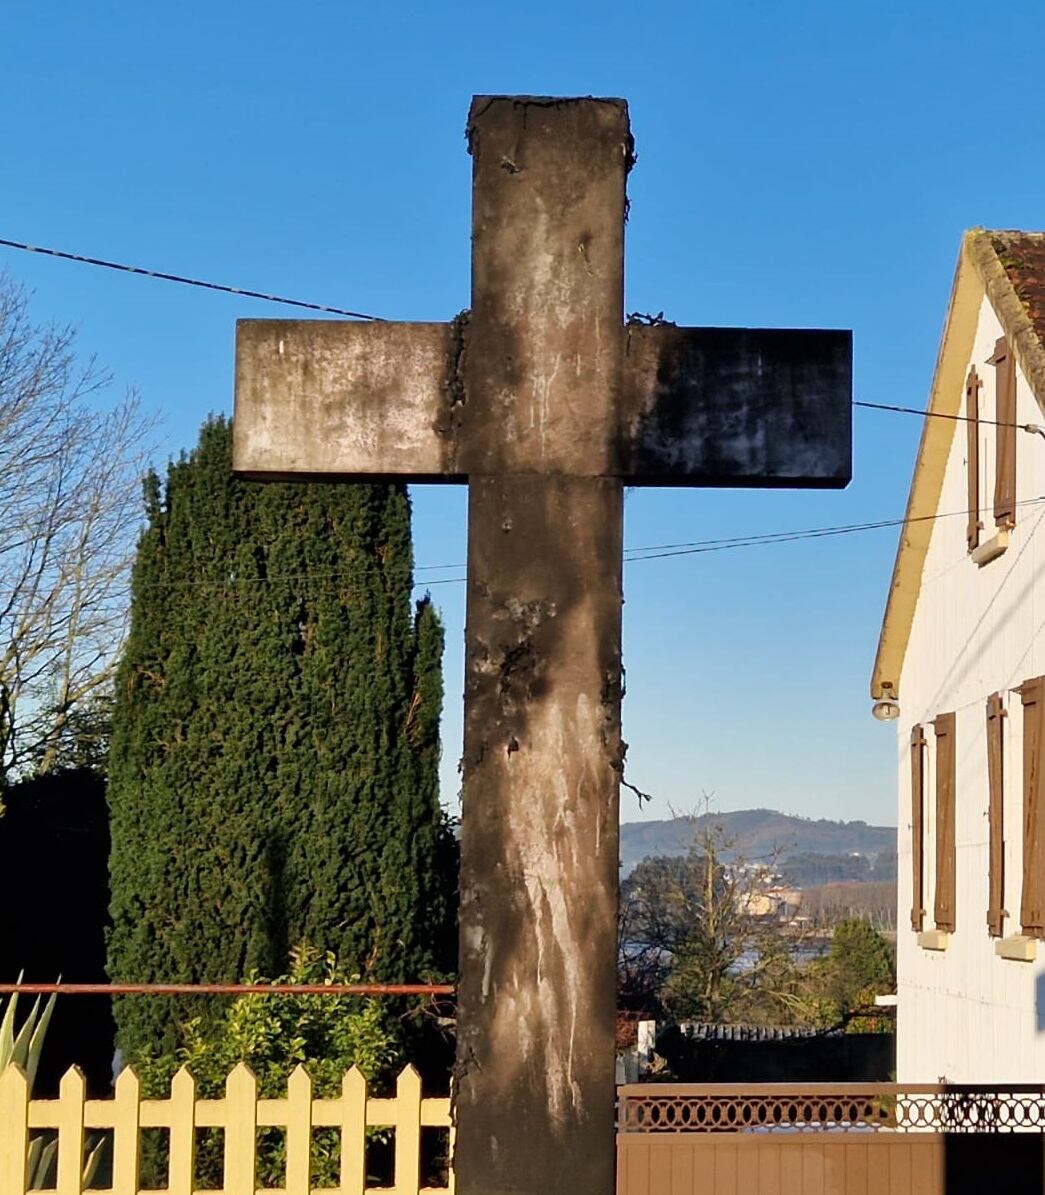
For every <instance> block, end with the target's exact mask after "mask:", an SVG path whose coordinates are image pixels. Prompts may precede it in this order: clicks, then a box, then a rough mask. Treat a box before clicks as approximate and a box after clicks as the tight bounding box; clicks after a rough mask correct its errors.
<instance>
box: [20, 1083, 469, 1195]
mask: <svg viewBox="0 0 1045 1195" xmlns="http://www.w3.org/2000/svg"><path fill="white" fill-rule="evenodd" d="M268 1127H274V1128H282V1129H285V1130H286V1179H285V1184H286V1185H285V1186H283V1187H279V1188H261V1187H258V1186H257V1185H256V1181H257V1180H256V1164H257V1143H258V1130H259V1129H264V1128H268ZM150 1128H160V1129H167V1130H169V1132H170V1146H169V1155H170V1173H169V1176H168V1182H167V1186H166V1188H165V1190H166V1191H167V1192H168V1193H169V1195H200V1192H201V1190H202V1189H201V1188H199V1187H196V1186H195V1185H194V1174H193V1169H194V1153H195V1146H196V1130H197V1129H207V1128H217V1129H223V1130H224V1159H225V1162H224V1185H223V1186H221V1187H219V1188H217V1189H216V1190H215V1189H211V1188H208V1189H207V1190H208V1192H209V1195H257V1193H259V1192H261V1191H265V1192H266V1193H268V1192H277V1191H278V1192H280V1193H282V1195H312V1193H313V1192H315V1191H319V1190H322V1191H329V1192H331V1193H336V1195H366V1193H367V1192H371V1191H373V1192H377V1191H380V1192H382V1193H383V1195H437V1193H441V1195H447V1193H450V1192H452V1191H453V1176H452V1174H451V1176H450V1179H449V1186H447V1187H422V1186H421V1185H420V1183H421V1130H422V1129H423V1128H437V1129H446V1130H448V1131H449V1133H450V1134H451V1140H450V1150H451V1151H452V1148H453V1143H452V1132H453V1130H452V1128H451V1126H450V1101H449V1099H446V1098H443V1099H422V1097H421V1080H420V1077H419V1076H418V1074H417V1071H415V1070H414V1068H413V1067H412V1066H408V1067H407V1068H406V1069H405V1070H404V1071H403V1072H402V1073H401V1074H400V1076H399V1080H398V1082H397V1084H396V1094H395V1097H394V1098H393V1099H374V1098H371V1097H370V1096H369V1094H368V1091H367V1084H366V1080H365V1079H364V1078H363V1076H362V1074H361V1073H360V1072H359V1071H358V1070H356V1069H355V1068H353V1069H352V1070H350V1071H349V1072H348V1073H347V1074H346V1075H345V1077H344V1081H343V1083H342V1088H341V1095H340V1096H339V1097H337V1098H335V1099H318V1098H314V1097H313V1095H312V1081H311V1079H310V1078H309V1076H308V1074H307V1072H306V1071H305V1070H304V1069H303V1068H302V1067H300V1066H299V1067H298V1068H297V1069H296V1070H295V1071H294V1073H293V1074H292V1075H291V1076H290V1081H289V1082H288V1084H287V1095H286V1098H285V1099H259V1098H258V1091H257V1080H256V1079H255V1078H254V1075H253V1074H252V1073H251V1071H250V1069H249V1068H248V1067H246V1066H243V1065H240V1066H237V1067H236V1069H235V1070H234V1071H233V1072H232V1073H231V1074H230V1075H229V1077H228V1080H227V1082H226V1084H225V1098H224V1099H218V1100H208V1099H199V1098H197V1095H196V1083H195V1080H194V1079H193V1077H192V1075H190V1074H189V1072H188V1071H186V1070H184V1069H183V1070H180V1071H179V1072H178V1073H177V1074H176V1075H175V1076H174V1081H173V1082H172V1084H171V1094H170V1098H169V1099H163V1100H150V1099H142V1097H141V1092H140V1088H139V1083H138V1077H137V1075H135V1073H134V1071H133V1070H132V1069H131V1068H130V1067H128V1068H127V1069H125V1070H124V1071H123V1072H122V1073H121V1075H120V1076H119V1078H118V1079H117V1080H116V1085H115V1092H114V1095H113V1097H112V1098H111V1099H104V1100H92V1099H87V1098H86V1090H85V1086H84V1078H83V1075H82V1074H81V1072H80V1071H79V1070H78V1069H76V1068H75V1067H74V1068H73V1069H72V1070H70V1071H69V1072H68V1073H67V1074H66V1075H65V1077H64V1078H63V1079H62V1082H61V1087H60V1089H59V1095H58V1099H56V1100H37V1099H30V1096H29V1089H28V1084H27V1082H26V1078H25V1075H24V1074H23V1072H22V1071H21V1069H20V1068H19V1067H17V1066H9V1067H8V1068H7V1069H6V1070H5V1071H4V1073H3V1074H2V1075H0V1192H2V1195H26V1193H27V1192H29V1191H34V1190H39V1189H40V1188H36V1187H30V1186H29V1183H30V1182H31V1181H32V1176H31V1175H30V1174H29V1172H28V1170H29V1167H28V1162H27V1159H28V1157H29V1152H30V1141H31V1139H32V1137H33V1135H34V1134H35V1135H36V1136H39V1132H38V1130H50V1131H51V1132H52V1134H53V1133H54V1132H57V1147H58V1158H57V1180H56V1185H55V1186H54V1187H51V1188H50V1189H51V1190H53V1191H55V1192H56V1195H84V1192H85V1191H96V1190H99V1191H104V1192H108V1193H109V1195H141V1188H140V1186H139V1183H140V1181H141V1180H140V1175H139V1156H140V1151H141V1130H142V1129H150ZM314 1128H327V1129H336V1130H338V1131H339V1132H340V1136H341V1183H340V1186H337V1187H330V1188H328V1187H323V1188H314V1187H312V1186H311V1185H310V1173H309V1154H310V1146H311V1142H312V1130H313V1129H314ZM367 1128H389V1129H391V1130H392V1131H393V1133H394V1149H395V1170H394V1183H395V1185H394V1186H393V1187H368V1186H367V1175H366V1130H367ZM91 1130H109V1131H110V1132H111V1135H112V1143H111V1148H112V1185H111V1186H106V1187H94V1186H91V1187H85V1186H84V1163H85V1152H86V1148H87V1144H88V1134H89V1133H90V1132H91Z"/></svg>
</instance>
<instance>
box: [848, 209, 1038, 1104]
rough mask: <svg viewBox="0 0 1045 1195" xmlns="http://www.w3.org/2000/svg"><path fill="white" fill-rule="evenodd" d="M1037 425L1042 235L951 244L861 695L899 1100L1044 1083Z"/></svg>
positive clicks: (977, 235) (978, 235)
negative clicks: (884, 729) (876, 720)
mask: <svg viewBox="0 0 1045 1195" xmlns="http://www.w3.org/2000/svg"><path fill="white" fill-rule="evenodd" d="M894 397H895V399H896V401H897V402H903V401H904V400H903V399H902V397H901V396H899V395H896V396H894ZM885 401H890V399H889V398H886V400H885ZM1043 411H1045V234H1043V233H1024V232H989V231H983V230H976V231H973V232H970V233H967V234H966V235H965V237H964V239H963V242H962V247H961V253H960V256H959V261H958V269H957V274H956V276H955V281H954V288H953V291H952V293H951V300H950V306H949V308H948V311H947V318H946V323H945V326H944V333H943V342H942V344H941V347H940V353H939V358H938V361H937V366H936V373H935V376H934V379H933V384H932V392H931V396H930V401H929V413H930V417H928V418H926V420H925V425H924V429H923V433H922V440H921V445H920V447H919V450H918V458H917V463H916V465H915V471H914V479H913V482H912V485H911V493H910V498H909V501H908V507H907V519H908V522H907V524H906V526H905V527H904V530H903V533H902V535H901V537H900V546H899V550H898V552H897V558H896V565H895V569H894V572H893V578H892V585H891V588H890V591H889V599H888V605H887V608H886V612H885V619H884V624H883V627H882V632H881V639H880V642H879V646H878V655H877V659H876V661H875V667H874V677H873V681H872V688H871V692H872V697H873V698H874V699H875V701H876V702H877V703H878V704H877V705H876V713H877V715H878V716H880V717H881V716H885V717H889V716H894V717H897V728H898V734H899V754H900V761H899V762H900V766H899V819H898V823H899V904H900V917H899V930H898V934H897V956H898V957H897V969H898V985H897V993H898V1011H897V1078H898V1079H899V1080H900V1081H902V1082H914V1081H935V1080H936V1079H937V1078H939V1077H940V1076H945V1077H946V1078H947V1079H949V1080H953V1081H957V1082H963V1081H964V1082H975V1081H980V1082H999V1081H1000V1082H1004V1081H1020V1080H1024V1081H1031V1080H1033V1081H1035V1082H1040V1081H1041V1079H1042V1076H1043V1075H1045V943H1042V942H1041V939H1042V938H1045V526H1043V521H1045V432H1040V431H1039V427H1040V425H1042V424H1045V415H1043Z"/></svg>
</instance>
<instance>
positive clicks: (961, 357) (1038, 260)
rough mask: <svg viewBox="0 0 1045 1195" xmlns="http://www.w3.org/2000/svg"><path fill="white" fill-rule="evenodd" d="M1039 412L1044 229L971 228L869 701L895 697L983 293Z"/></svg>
mask: <svg viewBox="0 0 1045 1195" xmlns="http://www.w3.org/2000/svg"><path fill="white" fill-rule="evenodd" d="M985 295H986V296H987V298H988V299H989V301H990V304H991V307H992V308H993V309H994V312H995V314H996V315H997V318H998V321H999V323H1000V325H1001V328H1002V330H1003V332H1004V334H1005V336H1006V337H1007V338H1008V340H1009V343H1010V344H1011V345H1012V347H1013V350H1014V352H1015V356H1016V362H1017V365H1018V366H1019V369H1020V371H1021V372H1022V374H1023V377H1024V378H1025V379H1026V381H1027V384H1028V385H1029V387H1030V389H1031V391H1032V393H1033V394H1034V396H1035V398H1036V400H1037V403H1038V405H1039V407H1040V408H1041V409H1042V410H1043V411H1045V348H1043V342H1045V233H1024V232H1004V231H987V230H984V229H974V230H972V231H971V232H967V233H966V234H965V236H964V237H963V239H962V246H961V251H960V253H959V258H958V267H957V270H956V272H955V277H954V284H953V287H952V290H951V298H950V303H949V304H948V309H947V318H946V321H945V324H944V330H943V337H942V339H941V343H940V350H939V354H938V356H937V362H936V369H935V372H934V375H933V383H932V388H931V391H930V397H929V406H928V413H929V414H930V415H931V416H943V417H942V418H940V417H932V418H927V419H926V420H925V424H924V427H923V429H922V437H921V441H920V443H919V446H918V455H917V459H916V462H915V468H914V477H913V480H912V482H911V490H910V494H909V496H908V500H907V510H906V513H905V516H904V517H905V523H904V527H903V530H902V532H901V534H900V542H899V544H898V547H897V553H896V562H895V564H894V566H893V575H892V581H891V584H890V587H889V597H888V600H887V603H886V609H885V616H884V619H883V623H882V630H881V634H880V637H879V642H878V652H877V655H876V657H875V664H874V671H873V674H872V678H871V696H872V698H873V699H874V700H878V699H880V698H883V697H890V698H893V699H894V700H897V699H898V698H899V696H900V676H901V673H902V671H903V664H904V659H905V657H906V654H907V646H908V643H909V640H910V636H911V628H912V625H913V623H914V616H915V608H916V606H917V603H918V596H919V593H920V592H921V587H922V578H923V574H924V569H925V560H926V555H927V553H928V550H929V542H930V540H931V538H932V534H933V528H934V526H935V523H934V516H935V515H937V514H939V513H940V496H941V493H942V490H943V482H944V476H945V473H946V470H947V463H948V460H949V458H950V454H951V450H952V447H953V446H954V444H955V436H956V434H957V431H958V428H959V426H960V425H961V426H964V424H961V420H960V419H958V418H956V416H960V415H962V414H963V413H964V412H963V410H962V403H963V400H964V396H965V383H966V372H967V370H968V367H969V361H970V357H971V354H972V349H973V341H974V338H975V336H976V332H977V327H978V324H979V320H980V313H981V307H982V304H983V298H984V296H985Z"/></svg>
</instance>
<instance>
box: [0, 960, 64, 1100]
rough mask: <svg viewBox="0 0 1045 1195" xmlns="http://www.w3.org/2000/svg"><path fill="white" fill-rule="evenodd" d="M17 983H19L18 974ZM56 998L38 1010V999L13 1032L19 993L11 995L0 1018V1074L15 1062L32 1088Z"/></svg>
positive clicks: (20, 978) (53, 997) (52, 998)
mask: <svg viewBox="0 0 1045 1195" xmlns="http://www.w3.org/2000/svg"><path fill="white" fill-rule="evenodd" d="M18 982H19V983H21V982H22V977H21V975H19V976H18ZM56 999H57V997H56V996H52V997H51V998H50V1000H48V1001H47V1003H46V1004H45V1005H44V1007H43V1009H42V1010H41V1008H40V997H39V996H37V998H36V1001H35V1003H34V1004H33V1007H32V1008H31V1009H30V1010H29V1015H28V1016H27V1017H26V1018H25V1020H24V1021H23V1022H22V1027H21V1029H19V1030H18V1032H17V1033H15V1014H16V1013H17V1012H18V993H17V992H15V993H13V994H12V996H11V998H10V1000H8V1002H7V1007H6V1008H5V1009H4V1015H3V1019H2V1020H0V1071H3V1070H5V1069H6V1068H7V1067H8V1066H10V1065H11V1063H12V1062H15V1063H17V1064H18V1065H19V1066H20V1067H21V1068H22V1070H24V1071H25V1077H26V1078H27V1079H28V1080H29V1087H30V1089H32V1086H33V1081H34V1080H35V1079H36V1070H37V1067H38V1066H39V1065H40V1051H41V1050H42V1049H43V1044H44V1037H45V1036H46V1035H47V1026H48V1025H49V1024H50V1023H51V1017H52V1015H53V1014H54V1002H55V1000H56Z"/></svg>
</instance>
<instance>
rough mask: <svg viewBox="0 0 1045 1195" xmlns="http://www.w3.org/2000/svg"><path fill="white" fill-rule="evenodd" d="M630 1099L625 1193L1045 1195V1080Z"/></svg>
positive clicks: (621, 1160) (796, 1087) (728, 1089)
mask: <svg viewBox="0 0 1045 1195" xmlns="http://www.w3.org/2000/svg"><path fill="white" fill-rule="evenodd" d="M619 1095H620V1102H619V1114H618V1133H617V1160H618V1170H617V1173H618V1183H617V1192H618V1195H993V1193H994V1192H997V1193H998V1195H1041V1193H1042V1191H1043V1190H1045V1185H1043V1177H1045V1168H1043V1146H1045V1135H1043V1130H1045V1085H1040V1084H1009V1085H1005V1086H987V1085H974V1084H973V1085H968V1086H960V1087H959V1086H954V1085H941V1084H934V1083H923V1084H896V1083H849V1084H844V1083H807V1084H785V1083H779V1084H772V1083H762V1084H756V1083H733V1084H724V1083H716V1084H696V1083H693V1084H666V1083H665V1084H653V1083H649V1084H625V1085H624V1086H622V1087H621V1088H620V1089H619ZM999 1184H1000V1185H999Z"/></svg>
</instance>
